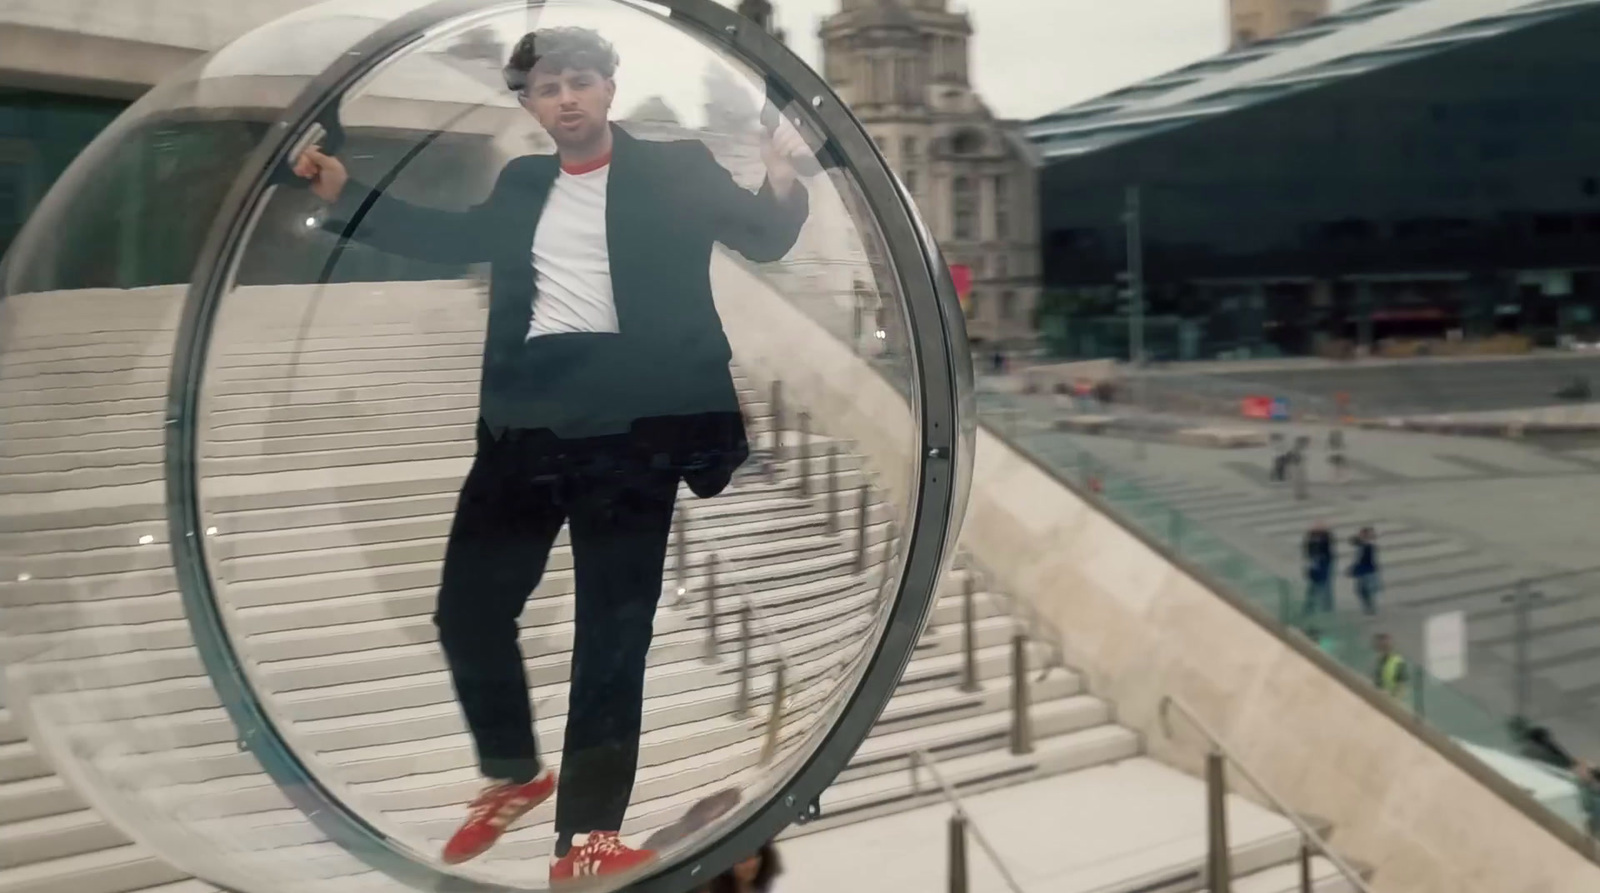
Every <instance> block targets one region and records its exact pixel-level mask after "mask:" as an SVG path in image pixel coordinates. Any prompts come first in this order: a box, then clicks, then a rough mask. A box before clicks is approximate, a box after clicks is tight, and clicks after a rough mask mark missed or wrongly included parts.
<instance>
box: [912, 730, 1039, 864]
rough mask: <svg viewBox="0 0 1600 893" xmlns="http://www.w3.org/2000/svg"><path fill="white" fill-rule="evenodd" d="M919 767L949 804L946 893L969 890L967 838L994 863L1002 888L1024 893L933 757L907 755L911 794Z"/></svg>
mask: <svg viewBox="0 0 1600 893" xmlns="http://www.w3.org/2000/svg"><path fill="white" fill-rule="evenodd" d="M919 765H920V766H921V767H922V768H924V769H927V770H928V774H929V775H930V776H932V777H933V781H934V783H935V784H936V785H938V787H939V794H940V796H942V797H943V798H944V800H945V802H946V803H949V804H950V838H949V841H950V842H949V873H948V880H949V885H948V888H947V889H948V890H949V893H968V890H969V889H970V886H969V883H968V876H967V838H968V837H969V836H970V837H971V838H972V839H973V840H975V841H977V842H978V846H979V847H981V848H982V849H983V851H984V853H985V854H987V855H988V857H989V861H990V862H992V863H994V867H995V870H997V871H999V872H1000V877H1001V879H1003V880H1004V881H1005V882H1006V886H1007V887H1008V888H1010V890H1011V893H1025V891H1024V890H1023V889H1022V885H1021V884H1018V883H1017V879H1016V877H1015V876H1014V875H1012V874H1011V869H1010V868H1008V867H1007V866H1006V863H1005V860H1004V859H1001V858H1000V853H999V852H998V851H996V850H995V848H994V845H993V844H991V843H990V842H989V838H988V837H987V836H985V835H984V833H983V830H982V829H981V828H979V827H978V824H977V822H975V821H973V820H972V815H971V814H970V813H968V812H967V807H966V804H965V803H964V802H963V801H962V799H961V795H959V794H957V793H956V789H955V788H954V787H953V786H952V785H951V784H950V782H948V781H946V780H945V777H944V773H942V772H940V771H939V761H938V760H935V759H934V758H933V755H932V754H930V753H928V752H927V751H925V750H920V749H919V750H916V751H913V752H912V754H911V789H912V791H913V792H914V793H915V792H918V791H919V788H920V784H919V782H918V776H917V767H918V766H919Z"/></svg>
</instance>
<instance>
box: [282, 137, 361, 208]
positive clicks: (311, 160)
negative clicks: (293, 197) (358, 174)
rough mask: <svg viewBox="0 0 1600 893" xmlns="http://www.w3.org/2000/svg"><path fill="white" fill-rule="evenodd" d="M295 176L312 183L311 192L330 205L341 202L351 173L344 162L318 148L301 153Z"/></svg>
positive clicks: (295, 165) (314, 147) (312, 147)
mask: <svg viewBox="0 0 1600 893" xmlns="http://www.w3.org/2000/svg"><path fill="white" fill-rule="evenodd" d="M294 173H295V176H297V177H300V178H301V179H303V180H310V181H311V192H312V193H313V194H315V195H316V197H317V198H320V199H322V200H323V201H325V202H327V203H328V204H330V205H331V204H333V203H334V202H336V201H338V200H339V196H340V195H341V194H343V192H344V186H345V184H346V183H348V182H350V172H349V171H346V170H345V168H344V162H342V161H340V160H339V159H337V158H335V157H333V156H332V155H329V154H327V153H325V152H323V151H322V150H321V149H319V148H317V147H316V146H311V147H309V148H307V149H306V150H305V151H304V152H301V153H300V157H299V158H298V159H296V160H295V163H294Z"/></svg>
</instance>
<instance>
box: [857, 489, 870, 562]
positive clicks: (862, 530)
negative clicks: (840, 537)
mask: <svg viewBox="0 0 1600 893" xmlns="http://www.w3.org/2000/svg"><path fill="white" fill-rule="evenodd" d="M860 494H861V495H860V497H859V499H858V501H857V503H856V573H858V574H864V573H866V571H867V508H868V506H867V500H868V499H869V498H870V497H871V494H870V493H869V492H868V487H867V485H866V484H862V485H861V490H860Z"/></svg>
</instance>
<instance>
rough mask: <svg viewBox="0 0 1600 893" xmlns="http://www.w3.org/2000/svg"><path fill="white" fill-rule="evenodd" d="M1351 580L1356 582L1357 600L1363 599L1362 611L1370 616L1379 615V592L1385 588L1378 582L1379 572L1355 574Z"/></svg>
mask: <svg viewBox="0 0 1600 893" xmlns="http://www.w3.org/2000/svg"><path fill="white" fill-rule="evenodd" d="M1351 579H1352V580H1354V581H1355V585H1356V598H1359V599H1361V610H1363V611H1365V612H1367V613H1368V614H1376V613H1378V590H1380V589H1382V588H1383V586H1382V584H1380V583H1379V581H1378V572H1377V571H1373V572H1372V573H1370V574H1355V575H1353V576H1352V577H1351Z"/></svg>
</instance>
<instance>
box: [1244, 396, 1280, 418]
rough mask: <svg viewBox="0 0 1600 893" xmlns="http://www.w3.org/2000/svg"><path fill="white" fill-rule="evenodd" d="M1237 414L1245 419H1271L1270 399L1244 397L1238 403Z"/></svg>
mask: <svg viewBox="0 0 1600 893" xmlns="http://www.w3.org/2000/svg"><path fill="white" fill-rule="evenodd" d="M1239 413H1240V415H1243V416H1244V417H1245V418H1247V419H1270V418H1272V398H1271V397H1246V398H1244V399H1243V400H1241V401H1239Z"/></svg>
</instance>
